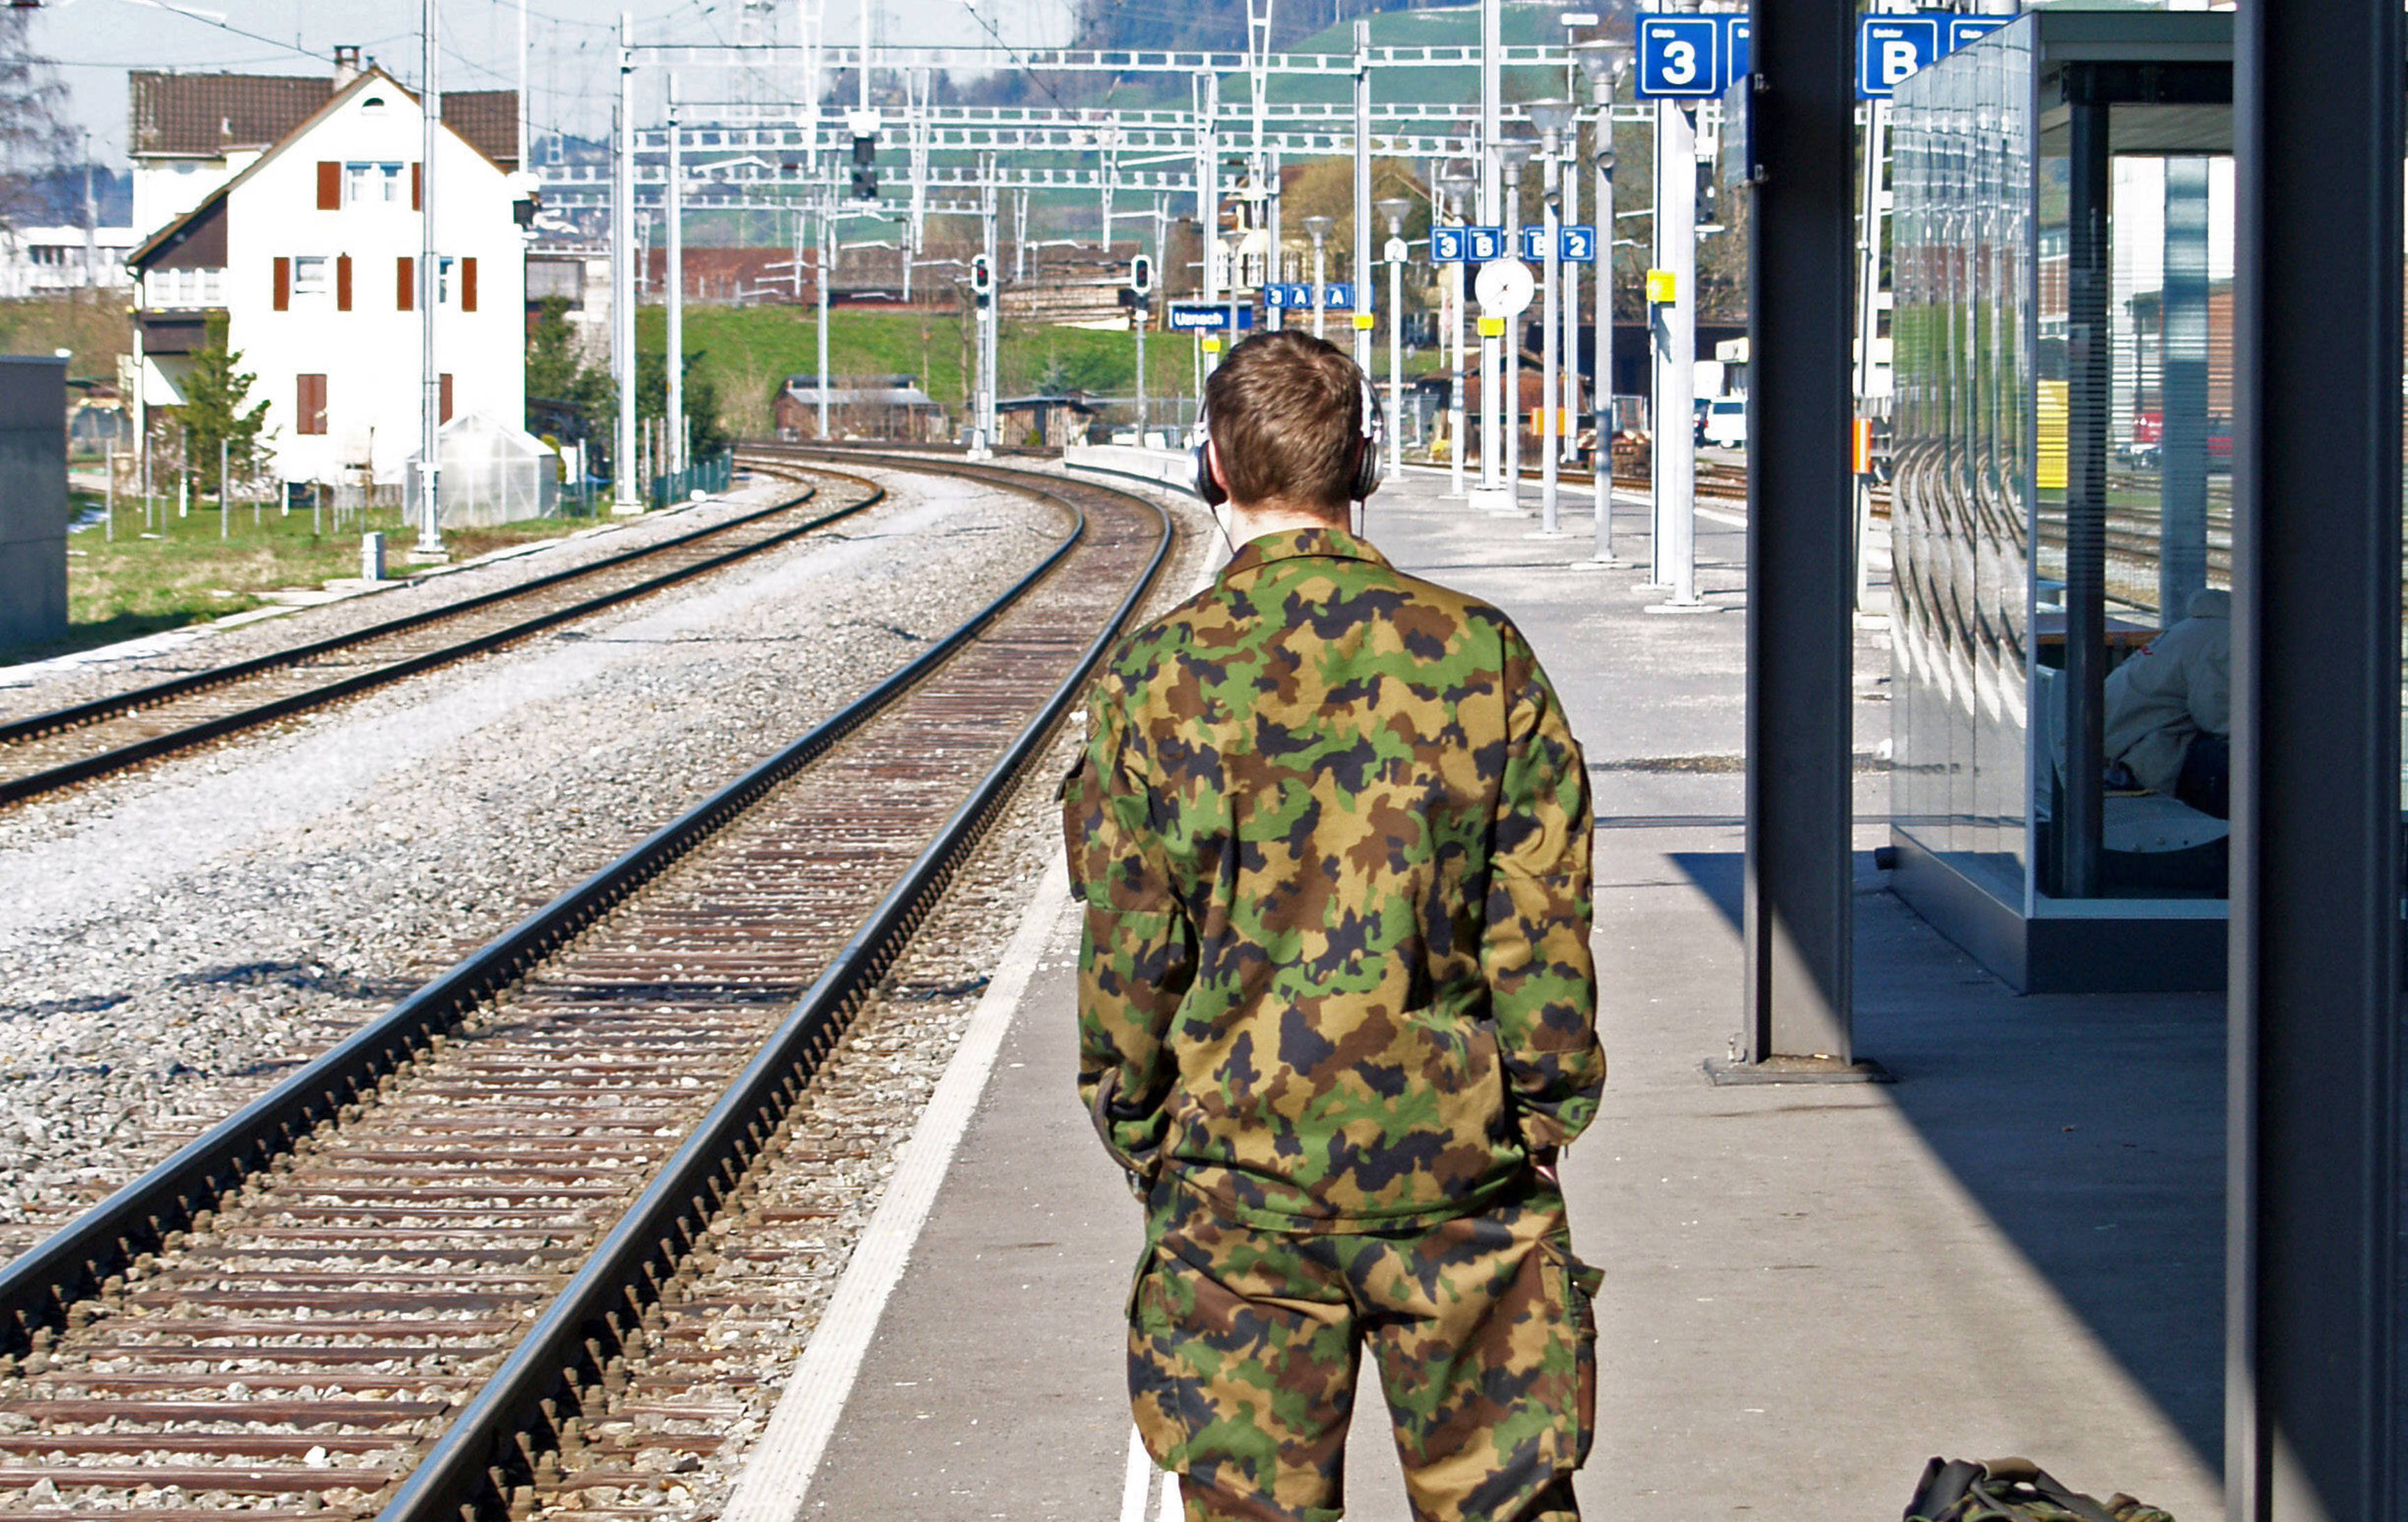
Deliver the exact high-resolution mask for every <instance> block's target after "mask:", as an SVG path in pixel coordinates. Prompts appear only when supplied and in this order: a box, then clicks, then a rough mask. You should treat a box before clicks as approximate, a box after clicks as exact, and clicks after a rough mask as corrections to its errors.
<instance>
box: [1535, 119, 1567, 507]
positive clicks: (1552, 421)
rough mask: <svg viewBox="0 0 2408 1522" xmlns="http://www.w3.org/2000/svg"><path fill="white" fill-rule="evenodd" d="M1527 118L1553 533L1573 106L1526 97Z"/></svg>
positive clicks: (1543, 484)
mask: <svg viewBox="0 0 2408 1522" xmlns="http://www.w3.org/2000/svg"><path fill="white" fill-rule="evenodd" d="M1528 109H1529V112H1530V120H1531V121H1535V122H1537V123H1538V126H1539V131H1540V133H1541V141H1540V146H1539V152H1540V169H1539V173H1540V176H1541V180H1542V187H1541V188H1542V189H1543V191H1544V192H1545V193H1544V195H1543V197H1542V201H1543V204H1544V206H1545V208H1546V209H1545V211H1544V212H1543V213H1542V214H1541V224H1540V231H1541V234H1542V235H1544V239H1545V243H1544V247H1543V248H1541V250H1540V268H1541V270H1542V271H1543V272H1544V273H1543V277H1542V278H1541V280H1540V282H1539V285H1540V292H1541V297H1542V300H1541V305H1540V311H1539V356H1540V358H1539V405H1540V407H1541V410H1542V411H1543V413H1544V416H1542V417H1541V419H1540V420H1539V480H1540V485H1539V528H1540V532H1541V533H1548V534H1553V533H1558V532H1560V531H1559V529H1558V528H1557V526H1556V517H1555V515H1556V509H1557V502H1556V489H1557V488H1558V486H1559V485H1560V484H1561V482H1560V479H1559V472H1560V469H1561V467H1562V464H1563V462H1562V460H1561V459H1560V458H1559V457H1558V455H1557V450H1556V435H1557V434H1558V433H1559V432H1560V429H1559V427H1558V425H1557V418H1558V413H1557V408H1558V407H1559V406H1560V405H1562V398H1563V391H1562V388H1563V350H1562V346H1561V344H1560V343H1559V342H1558V341H1557V340H1558V338H1559V336H1560V335H1559V334H1558V333H1557V331H1556V320H1557V317H1558V315H1559V314H1558V306H1559V303H1558V301H1557V299H1556V298H1557V295H1558V288H1559V285H1560V283H1561V281H1562V278H1563V223H1562V221H1561V220H1560V216H1559V213H1560V212H1561V209H1562V206H1563V158H1562V152H1563V142H1564V129H1565V128H1566V127H1568V126H1570V124H1571V121H1572V118H1573V114H1574V112H1575V110H1576V109H1577V107H1574V106H1573V105H1572V103H1571V102H1570V101H1568V100H1550V101H1532V102H1531V103H1530V105H1529V107H1528Z"/></svg>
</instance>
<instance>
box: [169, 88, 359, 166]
mask: <svg viewBox="0 0 2408 1522" xmlns="http://www.w3.org/2000/svg"><path fill="white" fill-rule="evenodd" d="M126 82H127V85H128V91H127V93H128V95H129V97H130V99H131V103H132V111H133V142H134V151H135V152H136V153H137V154H141V153H167V154H192V155H198V156H201V157H214V156H216V155H217V154H220V153H223V152H225V151H226V150H227V149H237V148H266V147H269V146H270V145H272V144H275V143H277V142H279V141H281V140H282V139H283V137H284V135H285V134H287V133H289V132H291V131H292V130H293V129H294V128H295V127H297V126H299V125H300V124H301V123H302V122H304V121H308V120H309V114H310V113H311V112H313V111H315V110H317V109H318V108H319V107H322V106H323V105H325V104H326V101H327V98H328V97H329V96H331V95H332V94H334V92H335V81H334V78H333V76H331V75H325V74H321V75H313V76H307V77H298V78H296V77H293V76H286V75H272V74H152V73H148V72H144V71H141V70H136V72H134V73H133V74H131V75H128V76H127V78H126Z"/></svg>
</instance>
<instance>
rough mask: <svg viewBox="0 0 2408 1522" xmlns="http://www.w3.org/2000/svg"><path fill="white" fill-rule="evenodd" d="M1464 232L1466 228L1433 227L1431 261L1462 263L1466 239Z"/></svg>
mask: <svg viewBox="0 0 2408 1522" xmlns="http://www.w3.org/2000/svg"><path fill="white" fill-rule="evenodd" d="M1464 233H1465V229H1463V228H1460V227H1433V228H1431V229H1430V263H1433V264H1460V263H1463V249H1464V243H1465V241H1466V240H1465V238H1464Z"/></svg>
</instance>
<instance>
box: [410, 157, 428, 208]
mask: <svg viewBox="0 0 2408 1522" xmlns="http://www.w3.org/2000/svg"><path fill="white" fill-rule="evenodd" d="M409 209H410V210H412V211H423V210H425V209H426V166H425V165H424V164H411V165H410V166H409Z"/></svg>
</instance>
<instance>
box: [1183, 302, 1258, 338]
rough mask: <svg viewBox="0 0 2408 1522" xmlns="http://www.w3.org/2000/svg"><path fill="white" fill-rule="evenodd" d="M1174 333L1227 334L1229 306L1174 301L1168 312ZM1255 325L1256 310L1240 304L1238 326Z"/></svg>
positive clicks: (1226, 304) (1223, 303)
mask: <svg viewBox="0 0 2408 1522" xmlns="http://www.w3.org/2000/svg"><path fill="white" fill-rule="evenodd" d="M1165 315H1166V317H1167V318H1168V321H1169V323H1170V331H1171V332H1173V333H1225V332H1226V331H1227V330H1228V327H1229V304H1228V303H1226V302H1221V301H1174V302H1172V303H1171V304H1170V306H1169V307H1168V310H1167V312H1166V314H1165ZM1238 326H1240V327H1241V328H1251V327H1253V326H1254V308H1253V307H1252V306H1247V305H1245V304H1244V303H1242V302H1241V303H1240V304H1239V306H1238Z"/></svg>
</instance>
